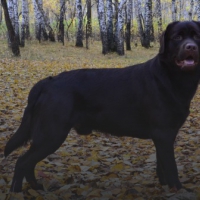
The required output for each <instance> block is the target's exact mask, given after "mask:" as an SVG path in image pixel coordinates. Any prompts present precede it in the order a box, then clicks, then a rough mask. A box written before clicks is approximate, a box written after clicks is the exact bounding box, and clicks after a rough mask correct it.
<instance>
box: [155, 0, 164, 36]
mask: <svg viewBox="0 0 200 200" xmlns="http://www.w3.org/2000/svg"><path fill="white" fill-rule="evenodd" d="M156 19H157V24H158V37H159V38H160V36H161V34H162V31H163V30H162V10H161V3H160V0H156Z"/></svg>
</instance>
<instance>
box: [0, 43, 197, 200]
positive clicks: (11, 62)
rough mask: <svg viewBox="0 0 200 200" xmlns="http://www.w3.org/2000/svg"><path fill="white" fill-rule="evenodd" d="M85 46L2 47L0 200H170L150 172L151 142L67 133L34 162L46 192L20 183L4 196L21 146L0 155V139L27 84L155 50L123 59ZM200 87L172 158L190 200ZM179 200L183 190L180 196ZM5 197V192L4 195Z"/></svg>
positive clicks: (14, 121) (13, 123)
mask: <svg viewBox="0 0 200 200" xmlns="http://www.w3.org/2000/svg"><path fill="white" fill-rule="evenodd" d="M94 48H95V49H91V50H86V49H84V48H82V49H80V48H76V47H74V45H70V44H66V45H65V46H61V45H60V44H50V43H48V42H45V43H42V44H40V45H38V44H37V43H34V42H31V43H30V44H29V46H28V47H25V49H22V53H21V54H22V57H21V58H12V56H11V55H10V53H9V52H8V51H7V47H6V44H5V45H4V44H3V43H2V44H1V50H0V51H1V52H0V58H1V59H0V76H1V78H0V171H1V173H0V199H2V200H3V199H5V198H6V197H7V198H8V199H12V198H13V199H16V200H19V199H23V198H26V199H37V200H43V199H45V198H46V199H55V200H57V199H63V200H65V199H80V200H82V199H87V200H91V199H95V200H96V199H98V200H103V199H105V200H106V199H109V200H116V199H119V200H120V199H121V200H125V199H127V200H132V199H134V200H143V199H145V200H146V199H168V198H171V199H176V198H175V197H174V196H173V195H174V193H173V191H169V190H168V188H167V187H161V185H160V184H159V183H158V178H157V176H156V173H155V172H156V170H155V167H156V163H155V162H156V156H155V149H154V145H153V143H152V141H151V140H139V139H133V138H128V137H122V138H118V137H113V136H110V135H105V134H102V133H99V132H93V133H92V134H91V135H88V136H79V135H78V134H76V132H75V131H74V130H72V131H71V132H70V134H69V136H68V138H67V139H66V141H65V142H64V143H63V145H62V146H61V147H60V148H59V149H58V151H56V152H55V153H54V154H52V155H50V156H48V157H47V158H46V159H44V160H43V161H41V162H40V163H39V164H38V165H37V167H36V175H37V178H38V179H39V180H40V181H41V182H42V184H43V185H44V188H45V191H35V190H32V189H30V187H29V185H28V184H24V187H23V191H24V192H23V194H21V193H20V194H9V188H10V185H11V179H12V177H13V170H14V165H15V162H16V159H17V157H18V156H19V155H20V154H22V153H23V152H24V151H25V150H26V148H28V145H27V146H25V147H23V148H20V149H18V150H17V151H15V152H13V153H12V154H11V155H10V156H9V157H8V158H6V159H4V158H3V150H4V146H5V143H6V141H7V140H8V138H9V137H10V135H11V134H13V133H14V132H15V130H16V129H17V128H18V126H19V124H20V121H21V117H22V114H23V111H24V108H25V106H26V104H27V96H28V93H29V90H30V89H31V87H32V86H33V85H34V84H35V83H36V82H37V81H39V80H40V79H42V78H44V77H46V76H50V75H56V74H57V73H60V72H61V71H64V70H71V69H76V68H100V67H103V68H104V67H105V68H106V67H123V66H127V65H131V64H134V63H138V62H143V61H145V60H147V59H149V58H151V57H153V56H154V55H155V54H156V53H157V51H158V47H154V48H152V49H150V50H144V49H141V48H140V47H137V48H135V49H134V50H133V51H131V52H126V56H123V57H119V56H117V55H116V54H108V55H106V56H104V55H101V54H100V53H99V52H100V49H101V46H100V43H95V44H94ZM199 110H200V90H199V89H198V92H197V94H196V96H195V98H194V99H193V101H192V104H191V114H190V116H189V117H188V119H187V121H186V123H185V124H184V126H183V127H182V128H181V130H180V132H179V135H178V137H177V140H176V143H175V155H176V161H177V165H178V169H179V176H180V180H181V182H182V183H183V185H184V186H185V187H187V188H189V189H192V190H194V193H195V194H192V195H191V196H190V199H200V161H199V160H200V143H199V141H200V114H199ZM176 195H179V196H178V197H179V199H184V196H185V195H186V196H187V195H188V194H185V193H184V192H183V193H181V192H180V193H179V194H176ZM11 196H12V197H11Z"/></svg>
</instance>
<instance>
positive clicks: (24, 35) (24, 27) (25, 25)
mask: <svg viewBox="0 0 200 200" xmlns="http://www.w3.org/2000/svg"><path fill="white" fill-rule="evenodd" d="M29 37H30V30H29V9H28V0H22V24H21V46H22V47H24V45H25V39H28V38H29Z"/></svg>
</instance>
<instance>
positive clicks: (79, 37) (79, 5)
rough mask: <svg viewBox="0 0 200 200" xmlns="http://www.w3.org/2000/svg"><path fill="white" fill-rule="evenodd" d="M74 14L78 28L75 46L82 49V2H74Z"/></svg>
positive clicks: (79, 0) (77, 0) (78, 0)
mask: <svg viewBox="0 0 200 200" xmlns="http://www.w3.org/2000/svg"><path fill="white" fill-rule="evenodd" d="M76 12H77V19H78V27H77V33H76V46H77V47H83V14H82V2H81V0H76Z"/></svg>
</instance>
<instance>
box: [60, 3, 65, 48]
mask: <svg viewBox="0 0 200 200" xmlns="http://www.w3.org/2000/svg"><path fill="white" fill-rule="evenodd" d="M65 3H66V0H60V18H59V31H58V41H61V42H62V43H63V45H64V29H65V27H64V15H65Z"/></svg>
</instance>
